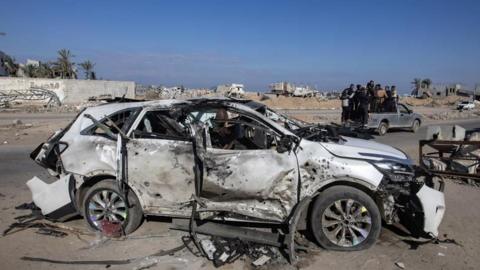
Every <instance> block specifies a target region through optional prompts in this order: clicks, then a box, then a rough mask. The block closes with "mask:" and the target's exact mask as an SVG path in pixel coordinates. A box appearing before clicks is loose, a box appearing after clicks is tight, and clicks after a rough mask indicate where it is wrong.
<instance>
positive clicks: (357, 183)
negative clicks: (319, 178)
mask: <svg viewBox="0 0 480 270" xmlns="http://www.w3.org/2000/svg"><path fill="white" fill-rule="evenodd" d="M335 186H348V187H352V188H356V189H359V190H361V191H363V192H365V193H366V194H368V195H369V196H370V197H371V198H372V199H374V200H375V193H376V191H377V188H376V187H374V186H373V185H371V184H369V183H367V182H365V181H363V180H360V179H353V178H344V179H341V180H335V181H330V182H329V183H326V184H325V185H322V186H321V187H320V188H319V189H318V190H317V191H316V192H315V193H314V194H313V195H312V197H313V198H315V197H317V196H318V195H320V193H322V192H324V191H325V190H327V189H329V188H331V187H335Z"/></svg>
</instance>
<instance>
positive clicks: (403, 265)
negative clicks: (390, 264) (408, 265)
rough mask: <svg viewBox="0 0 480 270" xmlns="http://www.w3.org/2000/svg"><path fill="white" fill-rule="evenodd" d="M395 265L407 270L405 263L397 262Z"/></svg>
mask: <svg viewBox="0 0 480 270" xmlns="http://www.w3.org/2000/svg"><path fill="white" fill-rule="evenodd" d="M395 265H396V266H397V267H398V268H400V269H405V264H404V263H403V262H396V263H395Z"/></svg>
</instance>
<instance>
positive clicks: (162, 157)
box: [127, 110, 195, 216]
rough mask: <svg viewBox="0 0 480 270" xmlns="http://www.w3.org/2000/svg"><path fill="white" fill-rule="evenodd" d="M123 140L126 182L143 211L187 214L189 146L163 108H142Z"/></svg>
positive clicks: (191, 163)
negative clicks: (139, 201)
mask: <svg viewBox="0 0 480 270" xmlns="http://www.w3.org/2000/svg"><path fill="white" fill-rule="evenodd" d="M130 136H131V139H130V140H129V141H128V143H127V155H128V181H129V184H130V185H131V186H133V188H135V189H136V191H137V194H138V195H139V197H140V199H141V201H143V205H144V211H145V212H147V213H153V214H164V215H178V216H184V215H187V213H188V212H189V210H187V208H186V205H188V204H189V202H190V199H191V197H192V194H194V191H195V175H194V170H193V168H194V165H195V163H194V156H193V147H192V143H191V141H190V138H189V136H188V135H186V134H185V133H184V130H183V127H182V126H181V125H180V124H179V123H178V122H176V120H175V119H173V118H172V117H171V116H170V115H169V111H167V110H150V111H145V112H143V113H142V115H140V116H139V118H138V120H137V121H136V123H134V126H133V128H132V131H131V134H130Z"/></svg>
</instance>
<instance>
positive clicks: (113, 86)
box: [0, 77, 135, 104]
mask: <svg viewBox="0 0 480 270" xmlns="http://www.w3.org/2000/svg"><path fill="white" fill-rule="evenodd" d="M32 87H34V88H42V89H46V90H50V91H53V92H55V94H57V96H58V98H59V99H60V102H62V103H63V104H65V103H67V104H68V103H70V104H71V103H80V102H83V101H85V100H87V99H88V98H89V97H93V96H101V95H111V96H112V97H122V96H123V95H125V97H126V98H135V82H131V81H104V80H66V79H37V78H12V77H0V91H1V92H2V93H5V94H8V92H9V91H18V90H28V89H30V88H32Z"/></svg>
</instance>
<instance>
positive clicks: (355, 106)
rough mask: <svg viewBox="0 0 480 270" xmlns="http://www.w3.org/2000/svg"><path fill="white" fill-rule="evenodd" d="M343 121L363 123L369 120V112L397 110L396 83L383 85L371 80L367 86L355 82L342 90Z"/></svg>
mask: <svg viewBox="0 0 480 270" xmlns="http://www.w3.org/2000/svg"><path fill="white" fill-rule="evenodd" d="M340 100H341V101H342V123H346V122H347V121H349V120H352V121H359V122H361V123H362V124H363V125H366V124H367V122H368V113H369V112H375V113H381V112H396V111H397V104H398V94H397V89H396V87H395V85H392V86H391V87H390V86H385V87H382V85H381V84H375V82H374V81H369V82H368V83H367V85H366V86H363V85H360V84H357V86H356V88H355V86H354V85H353V84H350V87H348V88H346V89H345V90H343V91H342V94H341V95H340Z"/></svg>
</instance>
